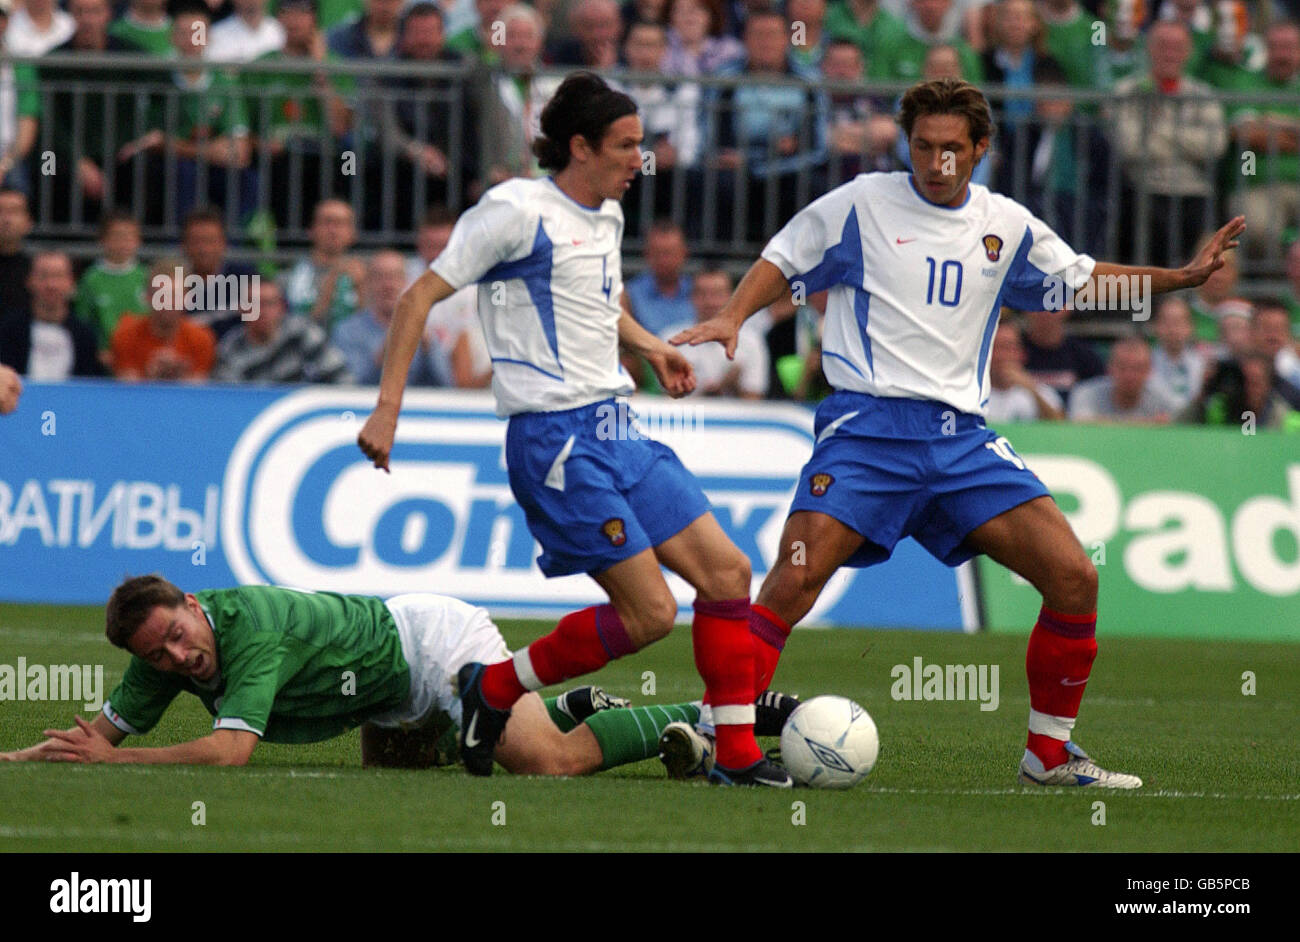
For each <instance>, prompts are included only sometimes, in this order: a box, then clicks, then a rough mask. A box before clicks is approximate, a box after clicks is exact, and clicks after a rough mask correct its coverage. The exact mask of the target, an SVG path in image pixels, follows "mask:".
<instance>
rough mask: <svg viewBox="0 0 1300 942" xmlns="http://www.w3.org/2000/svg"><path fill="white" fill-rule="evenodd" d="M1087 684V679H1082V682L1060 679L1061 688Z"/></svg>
mask: <svg viewBox="0 0 1300 942" xmlns="http://www.w3.org/2000/svg"><path fill="white" fill-rule="evenodd" d="M1088 676H1089V677H1090V676H1092V675H1091V674H1089V675H1088ZM1087 682H1088V678H1087V677H1085V678H1083V680H1066V679H1064V678H1062V679H1061V686H1062V687H1078V686H1079V685H1080V684H1086V683H1087Z"/></svg>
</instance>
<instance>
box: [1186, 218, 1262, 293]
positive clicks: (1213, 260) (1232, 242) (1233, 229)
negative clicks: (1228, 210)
mask: <svg viewBox="0 0 1300 942" xmlns="http://www.w3.org/2000/svg"><path fill="white" fill-rule="evenodd" d="M1245 231H1246V217H1245V216H1238V217H1236V218H1235V219H1232V220H1229V222H1228V223H1227V225H1225V226H1224V227H1223V228H1222V229H1220V230H1219V231H1218V232H1216V233H1215V234H1214V237H1213V238H1212V239H1210V241H1209V242H1207V243H1205V247H1204V248H1203V249H1201V250H1200V251H1199V252H1197V253H1196V257H1195V258H1193V259H1192V260H1191V261H1190V262H1188V263H1187V264H1186V265H1184V266H1183V271H1184V272H1186V273H1187V275H1188V277H1189V278H1190V279H1191V282H1192V287H1195V286H1196V285H1200V284H1204V283H1205V281H1206V279H1208V278H1209V277H1210V276H1211V275H1213V274H1214V273H1215V272H1216V271H1218V270H1219V269H1220V268H1222V267H1223V253H1224V252H1226V251H1228V250H1229V249H1235V248H1236V247H1237V240H1238V238H1239V237H1240V236H1241V234H1242V233H1243V232H1245Z"/></svg>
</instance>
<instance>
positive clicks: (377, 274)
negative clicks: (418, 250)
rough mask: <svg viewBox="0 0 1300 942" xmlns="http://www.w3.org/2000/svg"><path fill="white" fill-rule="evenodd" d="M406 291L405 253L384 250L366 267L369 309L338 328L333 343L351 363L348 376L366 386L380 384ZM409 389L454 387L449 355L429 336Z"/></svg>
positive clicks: (413, 365) (418, 354)
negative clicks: (386, 348)
mask: <svg viewBox="0 0 1300 942" xmlns="http://www.w3.org/2000/svg"><path fill="white" fill-rule="evenodd" d="M405 287H406V262H405V261H404V260H403V258H402V253H400V252H397V251H394V250H392V249H383V250H380V251H378V252H376V253H375V254H374V255H372V256H371V257H370V261H369V263H368V264H367V265H366V277H365V296H366V308H365V309H364V310H361V311H358V312H357V313H355V314H353V315H352V316H351V317H349V318H347V319H346V320H344V321H342V322H341V323H340V324H339V325H338V326H337V327H335V328H334V334H333V336H332V338H331V339H332V340H333V342H334V346H336V347H338V349H339V351H340V352H341V353H342V354H343V357H344V359H345V360H347V363H348V372H349V373H351V374H352V377H353V379H355V380H356V381H357V382H358V383H361V384H362V385H364V386H373V385H376V384H377V383H378V382H379V377H380V374H381V373H382V372H383V365H384V341H385V339H386V338H387V336H388V325H389V324H391V323H392V320H393V312H394V310H395V309H396V308H397V299H398V298H399V297H401V295H402V291H403V290H404V289H405ZM406 381H407V385H408V386H450V385H451V365H450V363H449V362H448V358H447V353H446V351H444V350H443V349H442V348H441V347H439V346H438V345H437V344H434V343H431V342H430V340H429V337H428V336H427V335H426V336H425V337H424V339H423V340H421V342H420V348H419V350H417V351H416V354H415V359H414V360H412V361H411V371H410V372H409V373H408V374H407V380H406Z"/></svg>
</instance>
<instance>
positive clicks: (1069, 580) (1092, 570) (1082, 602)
mask: <svg viewBox="0 0 1300 942" xmlns="http://www.w3.org/2000/svg"><path fill="white" fill-rule="evenodd" d="M1056 581H1057V584H1058V585H1057V594H1059V595H1060V596H1062V597H1063V598H1064V599H1066V600H1069V602H1070V603H1071V607H1073V608H1075V609H1083V608H1095V607H1096V605H1097V586H1098V578H1097V567H1096V566H1094V565H1093V564H1092V560H1091V559H1089V558H1088V557H1087V556H1085V555H1083V554H1082V553H1080V554H1079V555H1078V556H1076V557H1075V558H1074V559H1073V560H1072V561H1071V562H1070V564H1069V565H1068V566H1064V567H1062V569H1061V571H1060V574H1059V575H1058V577H1057V580H1056Z"/></svg>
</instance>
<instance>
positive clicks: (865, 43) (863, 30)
mask: <svg viewBox="0 0 1300 942" xmlns="http://www.w3.org/2000/svg"><path fill="white" fill-rule="evenodd" d="M822 29H823V30H825V32H826V35H827V36H829V37H831V38H832V39H847V40H848V41H849V42H851V43H854V44H855V45H857V47H858V48H859V49H860V50H862V61H863V63H864V64H865V68H866V74H867V76H868V77H870V78H884V79H888V78H893V72H892V69H893V66H892V64H891V63H892V58H891V50H892V49H893V47H894V46H895V44H897V43H899V42H902V41H903V40H904V39H906V38H907V26H906V25H904V23H903V21H902V20H900V19H898V18H897V17H896V16H894V15H893V14H892V13H890V12H889V11H888V10H885V9H883V8H881V7H877V8H876V15H875V16H874V17H872V20H871V22H870V23H868V24H867V25H866V26H863V25H862V24H861V23H859V22H858V20H857V17H855V16H854V15H853V11H852V10H850V9H849V5H848V3H847V2H846V0H838V2H836V3H832V4H831V5H830V6H829V7H827V8H826V21H825V24H824V25H823V27H822Z"/></svg>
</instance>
